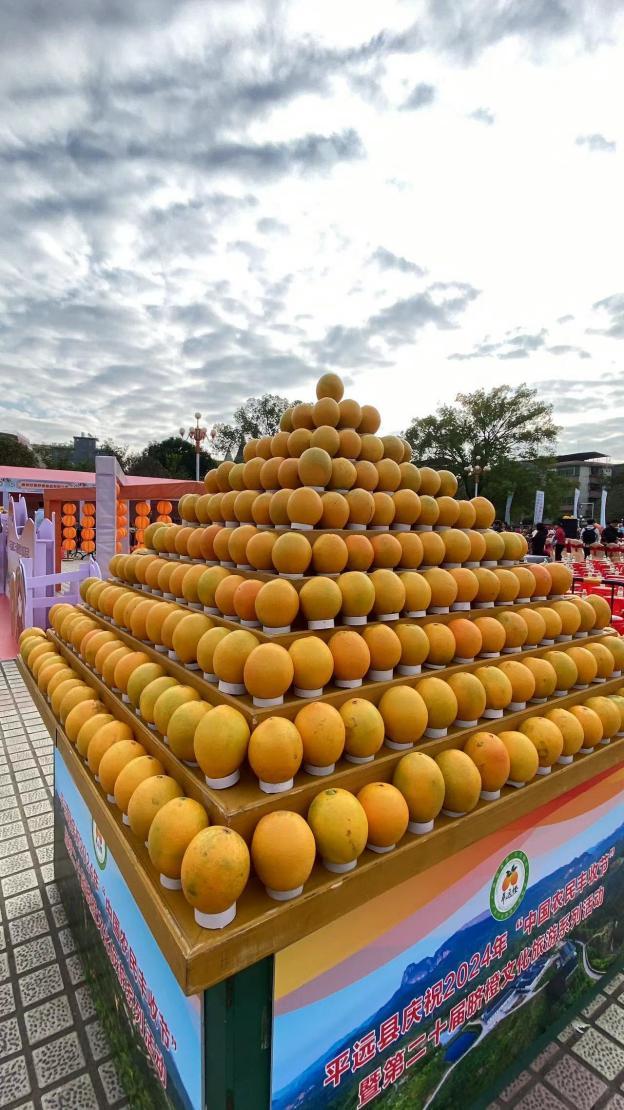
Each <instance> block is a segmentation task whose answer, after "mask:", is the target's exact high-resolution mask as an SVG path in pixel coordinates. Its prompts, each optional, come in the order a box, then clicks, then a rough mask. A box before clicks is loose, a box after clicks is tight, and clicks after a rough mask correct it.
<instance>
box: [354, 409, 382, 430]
mask: <svg viewBox="0 0 624 1110" xmlns="http://www.w3.org/2000/svg"><path fill="white" fill-rule="evenodd" d="M380 424H381V416H380V415H379V412H378V410H377V409H376V408H375V406H374V405H362V408H361V419H360V423H359V424H358V431H359V432H360V434H362V435H363V434H368V435H372V434H374V433H375V432H376V431H377V430H378V428H379V425H380Z"/></svg>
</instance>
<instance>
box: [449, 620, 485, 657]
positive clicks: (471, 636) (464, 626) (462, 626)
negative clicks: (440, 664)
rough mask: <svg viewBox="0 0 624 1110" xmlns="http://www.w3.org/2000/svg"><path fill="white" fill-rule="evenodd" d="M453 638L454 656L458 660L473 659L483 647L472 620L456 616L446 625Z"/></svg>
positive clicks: (479, 633)
mask: <svg viewBox="0 0 624 1110" xmlns="http://www.w3.org/2000/svg"><path fill="white" fill-rule="evenodd" d="M446 627H447V628H448V630H449V632H450V633H451V634H452V636H453V639H454V640H455V651H454V653H453V655H454V658H455V659H457V660H458V661H459V662H464V661H465V660H471V659H474V658H475V656H477V655H478V654H479V652H480V651H481V650H482V648H483V637H482V635H481V632H480V630H479V629H478V627H477V626H476V624H475V622H474V621H470V620H467V619H466V618H465V617H458V618H457V619H455V620H452V621H449V623H448V625H447V626H446Z"/></svg>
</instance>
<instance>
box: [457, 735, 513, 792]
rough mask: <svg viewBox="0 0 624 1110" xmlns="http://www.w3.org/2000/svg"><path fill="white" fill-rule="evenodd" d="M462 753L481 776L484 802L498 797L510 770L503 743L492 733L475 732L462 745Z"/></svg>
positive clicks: (509, 762)
mask: <svg viewBox="0 0 624 1110" xmlns="http://www.w3.org/2000/svg"><path fill="white" fill-rule="evenodd" d="M464 752H465V753H466V755H467V756H469V757H470V759H471V760H472V762H473V763H474V765H475V767H476V768H477V771H478V772H479V774H480V776H481V793H482V796H483V797H485V798H486V800H491V797H492V796H493V797H494V798H497V797H499V796H500V789H501V786H504V785H505V783H506V782H507V779H508V778H509V773H510V770H511V761H510V759H509V752H508V751H507V748H506V747H505V745H504V744H503V741H502V740H501V739H499V737H498V736H496V735H495V734H494V733H493V732H475V733H474V734H473V735H472V736H470V737H469V738H468V740H467V741H466V743H465V744H464ZM488 796H490V797H488Z"/></svg>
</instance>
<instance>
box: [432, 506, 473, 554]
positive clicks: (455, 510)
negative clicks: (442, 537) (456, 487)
mask: <svg viewBox="0 0 624 1110" xmlns="http://www.w3.org/2000/svg"><path fill="white" fill-rule="evenodd" d="M436 501H437V503H438V525H440V524H443V525H444V526H445V527H447V528H453V526H454V525H455V524H457V521H458V519H459V502H458V501H456V500H455V498H454V497H436ZM468 546H470V543H469V544H468Z"/></svg>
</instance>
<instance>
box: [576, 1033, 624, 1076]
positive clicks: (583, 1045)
mask: <svg viewBox="0 0 624 1110" xmlns="http://www.w3.org/2000/svg"><path fill="white" fill-rule="evenodd" d="M572 1051H573V1052H575V1053H576V1054H577V1056H580V1057H581V1059H582V1060H585V1062H586V1063H588V1064H591V1066H592V1067H593V1068H595V1069H596V1071H597V1072H599V1073H600V1075H601V1076H603V1077H604V1078H605V1079H615V1077H616V1075H619V1074H620V1072H621V1071H622V1070H623V1069H624V1050H622V1049H621V1048H620V1047H619V1046H618V1045H616V1044H615V1042H614V1041H612V1040H611V1038H610V1037H605V1036H604V1035H603V1034H602V1033H599V1032H598V1030H597V1029H588V1030H587V1032H586V1033H583V1036H582V1037H581V1039H580V1040H579V1041H577V1043H576V1044H575V1045H573V1046H572Z"/></svg>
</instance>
